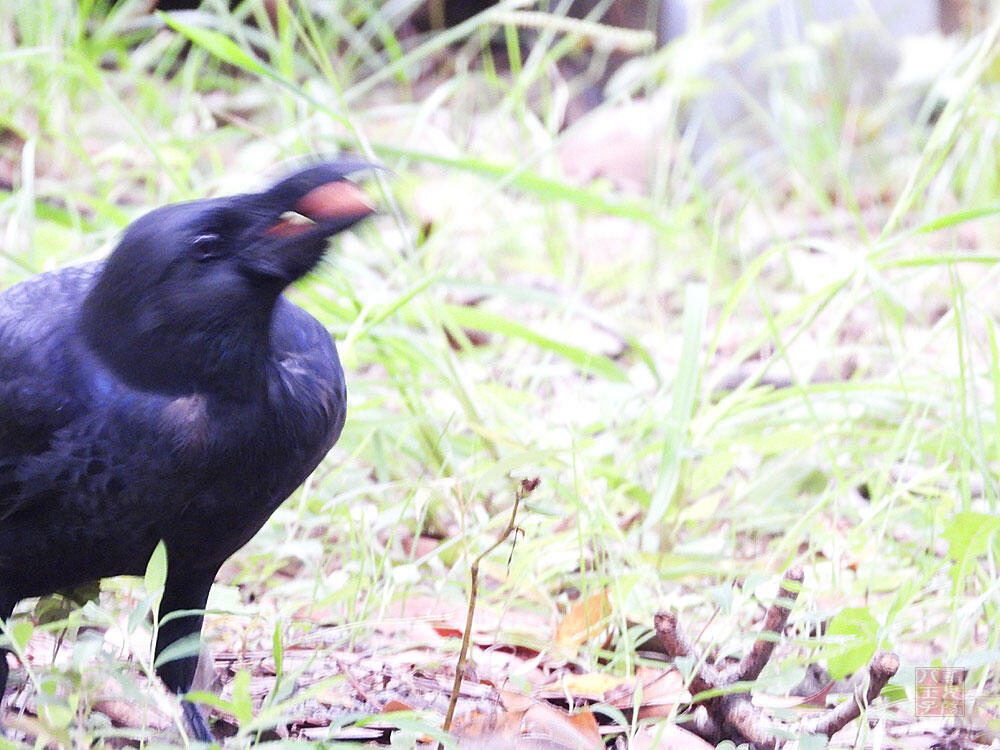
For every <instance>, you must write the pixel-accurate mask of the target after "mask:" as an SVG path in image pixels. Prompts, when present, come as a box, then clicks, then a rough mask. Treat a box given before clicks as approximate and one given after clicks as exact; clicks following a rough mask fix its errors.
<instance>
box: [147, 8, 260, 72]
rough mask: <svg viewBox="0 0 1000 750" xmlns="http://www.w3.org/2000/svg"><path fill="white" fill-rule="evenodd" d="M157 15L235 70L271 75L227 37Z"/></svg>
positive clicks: (168, 16) (162, 14) (163, 14)
mask: <svg viewBox="0 0 1000 750" xmlns="http://www.w3.org/2000/svg"><path fill="white" fill-rule="evenodd" d="M158 15H159V16H160V18H162V19H163V21H164V23H166V24H167V26H169V27H170V28H172V29H173V30H174V31H179V32H180V33H181V34H183V35H184V36H186V37H187V38H188V39H190V40H191V42H192V43H193V44H195V45H197V46H198V47H201V48H202V49H204V50H206V51H208V52H211V53H212V54H213V55H215V56H216V57H218V58H219V59H220V60H222V61H223V62H227V63H229V64H230V65H235V66H236V67H237V68H243V70H248V71H250V72H251V73H256V74H257V75H263V76H268V77H270V76H271V75H272V73H271V71H270V70H268V69H267V68H266V67H265V66H264V65H262V64H261V63H260V61H258V60H257V58H255V57H253V56H252V55H250V54H249V53H247V52H246V51H245V50H243V49H241V48H240V46H239V45H238V44H236V42H234V41H233V40H232V39H230V38H229V37H228V36H225V35H224V34H220V33H219V32H218V31H212V30H211V29H206V28H202V27H201V26H191V25H190V24H186V23H184V22H183V21H179V20H177V19H176V18H174V17H173V16H171V15H169V14H167V13H163V12H162V11H161V12H159V13H158Z"/></svg>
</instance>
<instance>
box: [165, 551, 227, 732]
mask: <svg viewBox="0 0 1000 750" xmlns="http://www.w3.org/2000/svg"><path fill="white" fill-rule="evenodd" d="M169 563H170V554H169V552H168V553H167V582H166V585H165V586H164V589H163V600H162V601H161V602H160V620H161V621H162V620H163V618H164V617H166V616H167V615H168V614H170V613H171V612H178V611H181V610H189V609H193V610H203V609H205V603H206V602H207V601H208V591H209V589H210V588H212V581H213V580H215V571H214V570H213V571H212V572H211V573H206V572H205V571H198V572H191V571H183V570H178V569H177V568H171V567H170V565H169ZM201 621H202V615H201V613H198V614H194V615H184V616H182V617H171V618H170V619H169V620H168V621H167V622H164V623H163V624H162V625H160V629H159V632H158V633H157V636H156V656H157V658H159V656H160V654H161V653H162V652H163V650H164V649H166V648H167V647H168V646H170V645H171V644H173V643H176V642H177V641H179V640H181V639H182V638H185V637H187V636H190V635H192V634H200V633H201ZM197 666H198V654H197V653H194V654H192V655H190V656H182V657H180V658H179V659H171V660H170V661H168V662H164V663H163V664H159V665H158V666H157V667H156V672H157V674H159V675H160V679H161V680H163V682H164V684H166V686H167V687H168V688H169V689H170V690H171V692H174V693H176V694H177V695H184V693H186V692H187V691H188V690H190V689H191V682H192V681H193V680H194V673H195V669H196V668H197ZM182 707H183V709H184V720H185V721H186V723H187V725H188V728H189V729H190V730H191V734H192V735H193V736H194V739H196V740H199V741H200V742H214V741H215V738H214V737H212V733H211V732H210V731H209V729H208V724H206V723H205V717H203V716H202V715H201V711H199V710H198V707H197V706H195V705H194V704H193V703H188V702H187V701H184V702H183V704H182Z"/></svg>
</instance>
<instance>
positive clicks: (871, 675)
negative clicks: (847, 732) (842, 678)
mask: <svg viewBox="0 0 1000 750" xmlns="http://www.w3.org/2000/svg"><path fill="white" fill-rule="evenodd" d="M897 669H899V657H898V656H896V654H894V653H892V652H891V651H879V652H878V653H877V654H875V656H874V657H873V658H872V660H871V663H870V664H869V665H868V689H867V690H866V689H865V686H864V685H861V686H859V687H858V688H857V689H856V690H855V691H854V695H853V696H851V699H850V700H848V701H844V702H843V703H841V704H840V705H839V706H837V707H836V708H834V709H833V710H831V711H828V712H827V713H825V714H824V715H823V716H820V717H819V718H818V719H814V720H812V721H808V722H806V723H805V724H804V725H803V730H804V731H805V732H806V733H807V734H825V735H826V736H827V737H832V736H833V735H834V734H836V733H837V732H838V731H840V730H841V729H843V728H844V727H845V726H847V725H848V724H849V723H850V722H852V721H854V720H855V719H856V718H858V717H859V716H861V709H862V707H863V706H867V705H868V704H869V703H871V702H872V701H873V700H875V699H876V698H877V697H878V695H879V693H881V692H882V688H884V687H885V685H886V683H887V682H889V680H890V678H892V676H893V675H894V674H896V670H897Z"/></svg>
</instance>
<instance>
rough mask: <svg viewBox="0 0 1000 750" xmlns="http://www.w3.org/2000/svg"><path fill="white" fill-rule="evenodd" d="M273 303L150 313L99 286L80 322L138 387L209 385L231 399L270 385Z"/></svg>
mask: <svg viewBox="0 0 1000 750" xmlns="http://www.w3.org/2000/svg"><path fill="white" fill-rule="evenodd" d="M272 311H273V306H272V307H269V308H267V309H256V310H248V311H246V314H245V315H243V316H239V317H238V318H236V319H232V320H220V321H214V322H213V321H198V325H197V326H190V325H185V324H184V323H183V322H174V321H169V320H168V321H150V320H144V319H143V315H142V313H141V311H136V310H135V309H134V308H133V309H128V310H126V309H124V307H123V306H122V305H120V304H118V303H117V302H116V301H115V300H114V299H110V300H109V299H108V298H107V297H105V296H102V295H100V294H99V293H97V290H96V289H95V290H94V291H93V292H92V293H91V294H90V295H89V296H88V297H87V299H86V300H85V302H84V305H83V315H82V320H81V325H82V328H83V332H84V335H85V338H86V340H87V343H88V345H89V346H90V348H91V349H92V350H93V351H94V353H95V354H96V355H97V356H98V358H99V359H100V360H101V361H102V362H104V363H105V364H106V365H107V366H108V367H109V368H110V369H111V370H112V372H114V374H115V375H116V376H117V377H119V378H120V379H121V380H123V381H124V382H125V383H127V384H128V385H130V386H131V387H133V388H136V389H139V390H145V391H155V392H159V393H164V394H169V395H182V394H189V393H204V394H207V395H214V396H217V397H219V398H222V399H224V400H228V401H250V400H253V399H255V398H260V397H261V394H263V393H265V392H266V389H267V360H268V357H269V352H270V344H269V336H270V334H269V331H270V325H271V313H272Z"/></svg>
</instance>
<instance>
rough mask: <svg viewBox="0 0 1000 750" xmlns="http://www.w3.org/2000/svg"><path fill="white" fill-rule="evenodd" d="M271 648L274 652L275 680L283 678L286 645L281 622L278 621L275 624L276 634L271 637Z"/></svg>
mask: <svg viewBox="0 0 1000 750" xmlns="http://www.w3.org/2000/svg"><path fill="white" fill-rule="evenodd" d="M271 644H272V645H271V650H272V651H273V653H274V677H275V681H278V680H280V679H281V675H282V672H283V671H284V669H283V666H284V661H285V645H284V642H283V641H282V639H281V623H280V622H277V623H275V625H274V636H273V637H272V639H271Z"/></svg>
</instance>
